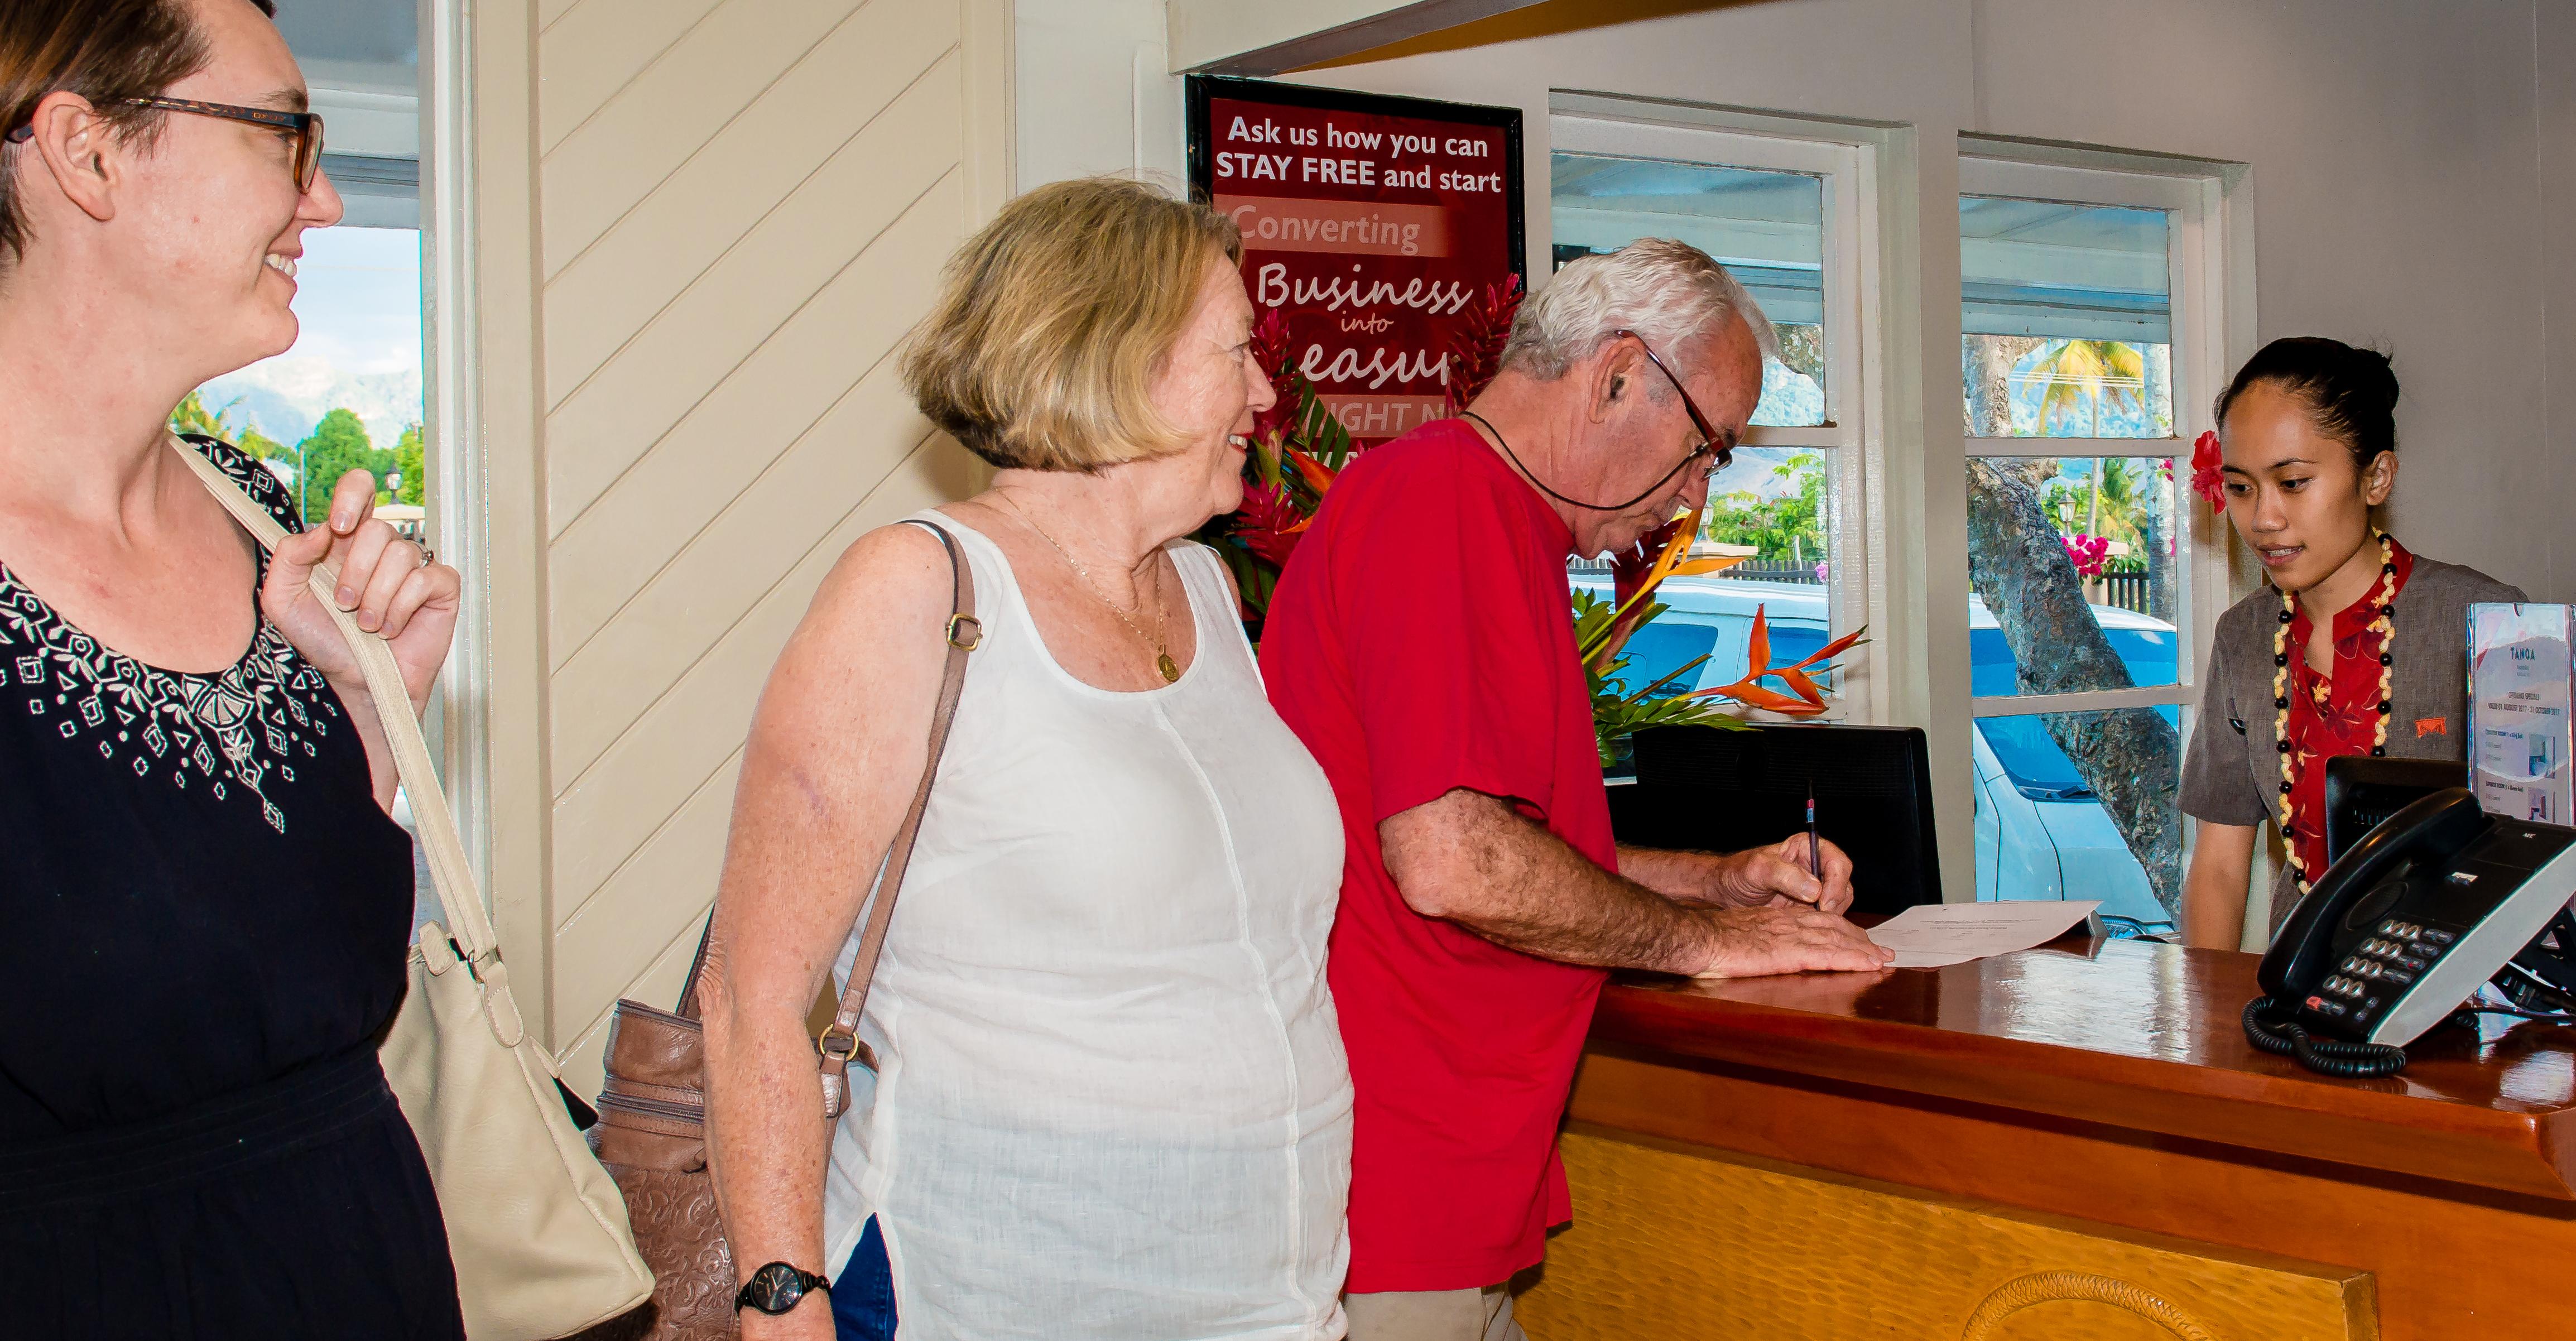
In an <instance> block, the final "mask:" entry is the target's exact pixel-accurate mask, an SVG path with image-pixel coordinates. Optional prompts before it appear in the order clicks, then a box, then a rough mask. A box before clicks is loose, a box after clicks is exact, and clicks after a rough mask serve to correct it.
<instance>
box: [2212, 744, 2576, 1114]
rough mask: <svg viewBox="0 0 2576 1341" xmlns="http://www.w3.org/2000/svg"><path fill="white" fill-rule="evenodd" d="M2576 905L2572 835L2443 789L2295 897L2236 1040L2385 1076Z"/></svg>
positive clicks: (2333, 1067)
mask: <svg viewBox="0 0 2576 1341" xmlns="http://www.w3.org/2000/svg"><path fill="white" fill-rule="evenodd" d="M2571 897H2576V829H2565V828H2559V827H2557V826H2555V825H2548V824H2535V823H2530V822H2526V821H2520V820H2508V819H2499V818H2497V817H2495V816H2492V815H2489V814H2487V813H2486V812H2485V811H2484V810H2481V809H2480V808H2479V806H2478V801H2477V798H2476V796H2474V795H2473V794H2471V793H2470V792H2469V791H2467V790H2466V789H2464V788H2458V787H2451V788H2445V789H2443V790H2441V791H2437V792H2434V793H2432V794H2431V795H2428V796H2425V797H2422V798H2420V799H2418V800H2416V801H2414V802H2413V803H2411V804H2409V805H2408V806H2406V808H2404V809H2402V810H2400V811H2398V812H2397V813H2396V814H2394V815H2391V816H2390V817H2389V818H2388V820H2387V822H2385V823H2383V824H2381V825H2379V826H2378V827H2377V828H2375V829H2372V830H2371V831H2370V833H2369V834H2368V835H2367V836H2365V837H2363V838H2362V839H2361V841H2359V842H2357V843H2355V844H2353V846H2352V848H2351V850H2349V851H2347V852H2345V853H2344V854H2343V856H2342V857H2340V858H2338V859H2337V860H2336V861H2335V863H2334V864H2333V865H2332V866H2330V867H2328V868H2327V869H2326V871H2325V874H2324V875H2322V876H2320V877H2319V878H2318V880H2317V882H2316V884H2315V885H2314V886H2312V887H2311V888H2310V889H2309V890H2308V893H2307V895H2306V897H2304V898H2302V899H2300V900H2299V904H2298V907H2297V908H2296V909H2294V910H2293V911H2292V912H2291V914H2290V917H2289V920H2288V921H2287V922H2285V923H2284V924H2283V925H2282V927H2281V932H2280V935H2279V936H2278V937H2277V938H2275V939H2274V941H2273V943H2272V948H2271V951H2270V952H2269V953H2267V954H2265V955H2264V956H2263V964H2262V967H2261V968H2260V969H2259V970H2258V971H2257V973H2256V978H2257V980H2258V981H2260V982H2261V983H2262V985H2263V991H2264V993H2265V995H2264V996H2262V997H2259V998H2257V999H2256V1000H2254V1001H2253V1002H2252V1003H2250V1004H2249V1005H2247V1007H2246V1009H2245V1032H2246V1036H2247V1037H2248V1038H2249V1039H2250V1040H2251V1041H2252V1042H2253V1043H2254V1044H2255V1045H2256V1046H2257V1047H2260V1048H2263V1049H2264V1050H2266V1051H2269V1052H2277V1053H2282V1054H2285V1055H2291V1056H2296V1057H2297V1058H2298V1059H2299V1060H2300V1061H2301V1062H2304V1063H2306V1064H2307V1065H2309V1066H2310V1067H2312V1068H2314V1069H2316V1070H2320V1071H2324V1072H2326V1073H2328V1074H2331V1075H2353V1076H2364V1075H2388V1074H2392V1073H2394V1072H2395V1071H2397V1070H2398V1069H2399V1068H2401V1067H2403V1066H2404V1065H2405V1064H2406V1054H2405V1052H2404V1050H2403V1049H2404V1045H2405V1044H2407V1043H2411V1042H2413V1041H2414V1040H2415V1039H2417V1038H2419V1037H2421V1036H2422V1035H2423V1034H2424V1033H2425V1031H2427V1030H2429V1029H2431V1028H2432V1027H2433V1026H2434V1025H2436V1024H2439V1023H2441V1022H2442V1021H2443V1020H2445V1019H2447V1018H2449V1017H2450V1016H2451V1014H2452V1013H2453V1012H2454V1011H2456V1010H2458V1009H2459V1007H2460V1005H2461V1003H2462V1002H2464V1001H2466V1000H2467V999H2468V998H2469V997H2470V996H2471V995H2473V994H2474V993H2475V992H2476V991H2477V989H2478V987H2479V985H2480V984H2482V983H2485V982H2486V981H2487V980H2488V979H2489V978H2491V977H2493V976H2495V975H2496V974H2497V973H2498V972H2500V971H2502V970H2504V969H2505V968H2506V966H2507V964H2508V963H2509V962H2510V961H2513V960H2514V959H2515V958H2516V956H2517V955H2520V954H2522V953H2523V952H2524V951H2525V948H2526V947H2528V946H2531V945H2532V943H2533V941H2534V939H2535V938H2537V937H2539V936H2540V935H2541V933H2542V932H2544V931H2546V930H2548V929H2549V928H2550V926H2551V921H2552V919H2553V918H2554V917H2556V916H2558V915H2559V914H2561V913H2563V912H2564V911H2565V910H2566V909H2567V907H2568V902H2569V899H2570V898H2571Z"/></svg>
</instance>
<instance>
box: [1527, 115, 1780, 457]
mask: <svg viewBox="0 0 2576 1341" xmlns="http://www.w3.org/2000/svg"><path fill="white" fill-rule="evenodd" d="M1550 163H1551V168H1552V178H1553V183H1552V188H1551V191H1552V194H1551V201H1550V206H1549V208H1550V210H1551V212H1552V216H1553V218H1554V220H1555V233H1556V238H1555V241H1556V264H1557V265H1558V266H1563V265H1564V264H1565V263H1566V262H1567V261H1570V260H1572V259H1574V258H1575V257H1577V256H1584V255H1589V254H1594V253H1600V252H1611V251H1617V250H1618V249H1619V248H1621V247H1623V246H1625V245H1627V244H1628V243H1630V242H1634V241H1636V240H1637V239H1638V238H1641V237H1668V238H1678V239H1680V240H1681V241H1684V242H1687V243H1690V244H1691V245H1692V246H1695V247H1697V248H1699V249H1700V250H1702V251H1704V252H1707V253H1708V254H1709V255H1710V256H1713V257H1715V258H1717V260H1718V262H1719V263H1720V264H1722V265H1724V266H1725V267H1726V269H1727V272H1728V273H1729V274H1732V275H1734V276H1735V278H1736V279H1737V280H1738V281H1739V282H1741V283H1742V284H1743V285H1744V287H1745V288H1746V290H1747V291H1749V292H1751V293H1752V295H1753V298H1754V301H1755V302H1757V303H1760V304H1761V305H1762V311H1763V314H1764V315H1765V316H1768V317H1770V318H1771V324H1772V326H1773V328H1774V329H1776V330H1777V331H1778V332H1779V334H1780V356H1781V362H1779V363H1766V364H1764V366H1763V369H1762V401H1761V403H1760V404H1759V405H1756V406H1755V407H1754V410H1753V420H1752V422H1754V423H1756V424H1771V425H1781V426H1792V427H1811V426H1814V425H1819V424H1822V423H1824V422H1825V391H1824V388H1825V357H1824V326H1823V322H1824V271H1825V267H1824V258H1825V245H1824V233H1825V230H1824V219H1825V186H1824V180H1823V179H1822V178H1820V177H1814V176H1810V175H1808V174H1805V173H1797V172H1763V171H1756V170H1753V169H1750V168H1725V167H1714V166H1710V165H1707V164H1701V163H1675V162H1668V161H1665V160H1661V159H1647V158H1613V157H1608V156H1604V155H1599V154H1556V155H1553V156H1552V157H1551V159H1550Z"/></svg>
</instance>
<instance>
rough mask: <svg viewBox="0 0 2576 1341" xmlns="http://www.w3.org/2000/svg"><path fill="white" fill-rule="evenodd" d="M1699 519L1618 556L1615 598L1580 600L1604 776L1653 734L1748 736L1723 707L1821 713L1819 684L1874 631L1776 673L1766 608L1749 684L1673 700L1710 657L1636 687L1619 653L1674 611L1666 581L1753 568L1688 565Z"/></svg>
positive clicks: (1579, 629)
mask: <svg viewBox="0 0 2576 1341" xmlns="http://www.w3.org/2000/svg"><path fill="white" fill-rule="evenodd" d="M1699 519H1700V514H1699V510H1698V509H1696V508H1694V509H1692V510H1691V511H1690V512H1689V513H1687V514H1685V515H1683V516H1681V517H1678V518H1676V519H1674V520H1672V521H1669V522H1666V523H1665V524H1664V525H1663V526H1662V527H1660V528H1658V529H1657V530H1655V531H1653V532H1651V533H1649V534H1648V535H1647V536H1646V537H1645V538H1644V539H1642V540H1640V541H1638V542H1637V544H1636V545H1635V546H1634V547H1632V548H1631V549H1629V550H1628V551H1626V552H1625V553H1622V554H1619V555H1618V556H1616V557H1614V558H1613V559H1612V560H1611V565H1610V578H1611V599H1610V600H1607V601H1605V600H1602V599H1601V598H1600V597H1598V596H1595V595H1593V594H1592V593H1590V592H1588V591H1580V590H1578V591H1576V592H1575V593H1574V646H1575V651H1576V652H1577V653H1578V654H1579V655H1580V656H1581V657H1582V658H1583V673H1584V676H1585V678H1587V679H1588V680H1589V681H1590V682H1591V691H1592V737H1593V743H1594V745H1595V746H1596V747H1597V748H1598V749H1599V750H1600V752H1601V764H1602V767H1604V768H1607V767H1609V766H1610V765H1612V764H1615V763H1617V762H1618V760H1619V753H1620V745H1621V743H1622V742H1624V741H1626V740H1627V739H1628V737H1630V736H1632V735H1635V734H1636V733H1637V732H1639V731H1643V730H1645V729H1646V728H1647V727H1650V726H1708V727H1716V728H1718V729H1720V730H1725V731H1738V730H1743V729H1744V728H1745V723H1744V721H1743V719H1742V718H1740V717H1738V716H1737V715H1736V714H1734V713H1731V712H1728V711H1727V710H1726V709H1725V708H1724V707H1722V706H1721V704H1722V703H1724V702H1725V701H1728V700H1732V701H1734V702H1737V703H1741V704H1743V705H1744V706H1746V707H1748V708H1760V709H1762V710H1764V711H1766V712H1776V713H1779V714H1781V715H1782V716H1785V717H1813V716H1815V715H1817V714H1819V713H1822V712H1823V711H1824V710H1825V695H1824V690H1823V688H1822V687H1821V686H1819V685H1818V684H1817V683H1816V681H1817V680H1818V679H1819V678H1820V677H1823V676H1825V675H1829V674H1831V673H1832V672H1833V670H1834V665H1833V659H1834V658H1835V657H1837V656H1840V655H1842V654H1843V653H1844V652H1847V651H1849V650H1851V649H1852V648H1853V647H1855V646H1857V645H1859V643H1860V642H1861V635H1862V634H1864V633H1867V632H1868V630H1867V629H1865V628H1864V629H1854V630H1853V631H1851V632H1850V633H1846V634H1844V635H1843V636H1842V637H1839V638H1836V639H1834V640H1833V641H1832V642H1829V643H1827V644H1825V645H1824V646H1822V647H1820V648H1817V649H1816V650H1815V651H1814V652H1812V653H1810V654H1808V655H1807V656H1806V657H1805V658H1803V659H1801V660H1799V661H1796V662H1793V663H1791V664H1789V665H1786V666H1774V665H1772V664H1771V626H1770V621H1769V620H1768V618H1767V617H1766V616H1765V613H1764V612H1765V610H1766V608H1767V607H1764V606H1759V605H1757V606H1755V607H1753V629H1752V633H1751V635H1750V636H1749V637H1748V638H1747V639H1746V642H1745V673H1744V677H1743V678H1742V679H1739V680H1736V681H1735V682H1734V683H1732V684H1723V685H1713V686H1710V687H1709V688H1706V689H1694V690H1690V691H1687V692H1684V693H1673V692H1671V686H1672V685H1674V684H1676V683H1683V684H1686V683H1688V682H1689V676H1690V674H1691V673H1692V672H1693V671H1696V670H1698V669H1699V668H1700V666H1701V665H1702V664H1703V663H1705V662H1706V661H1707V660H1708V657H1707V656H1706V655H1705V654H1702V655H1700V656H1696V657H1693V658H1691V659H1690V660H1689V661H1686V662H1684V663H1682V664H1681V665H1679V666H1676V667H1674V668H1673V669H1672V670H1669V671H1667V672H1665V673H1664V674H1663V675H1661V676H1659V677H1657V678H1656V679H1654V680H1651V681H1648V682H1647V683H1645V684H1643V685H1640V686H1637V687H1636V688H1633V689H1632V688H1630V687H1629V685H1628V681H1627V678H1626V677H1625V676H1623V675H1622V674H1621V672H1622V671H1625V670H1626V669H1627V668H1628V659H1627V658H1626V657H1624V656H1622V655H1620V653H1621V652H1622V651H1623V650H1624V649H1625V648H1626V647H1627V645H1628V639H1629V638H1630V637H1631V636H1633V635H1634V634H1635V633H1636V631H1637V630H1638V629H1640V628H1643V627H1645V626H1646V625H1647V624H1649V623H1652V622H1653V621H1654V619H1655V618H1656V616H1658V615H1661V614H1663V613H1664V611H1665V610H1667V609H1669V608H1671V607H1669V606H1666V605H1665V604H1664V603H1663V602H1661V601H1658V600H1656V599H1655V589H1656V588H1658V587H1660V586H1662V585H1663V582H1664V579H1665V578H1668V577H1689V576H1694V575H1697V574H1702V573H1715V572H1723V571H1724V570H1726V569H1728V568H1732V567H1734V566H1735V565H1736V564H1739V563H1742V562H1744V560H1743V559H1741V558H1736V557H1717V558H1703V559H1693V558H1691V557H1689V555H1690V543H1691V538H1692V537H1693V536H1695V535H1697V534H1699ZM1764 680H1778V681H1779V682H1780V684H1781V685H1782V686H1783V688H1785V689H1786V690H1787V691H1788V692H1786V693H1783V692H1781V691H1780V690H1776V689H1770V688H1766V687H1764V686H1763V684H1762V683H1761V682H1762V681H1764Z"/></svg>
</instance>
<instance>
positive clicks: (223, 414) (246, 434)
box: [170, 391, 286, 461]
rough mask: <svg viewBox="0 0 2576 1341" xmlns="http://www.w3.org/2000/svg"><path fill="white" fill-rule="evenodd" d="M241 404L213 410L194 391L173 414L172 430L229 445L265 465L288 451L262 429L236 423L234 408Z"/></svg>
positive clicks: (237, 402)
mask: <svg viewBox="0 0 2576 1341" xmlns="http://www.w3.org/2000/svg"><path fill="white" fill-rule="evenodd" d="M240 403H241V402H239V401H234V402H233V404H232V405H226V406H225V407H223V408H222V409H220V410H209V409H207V408H206V402H205V398H204V397H202V396H200V395H199V394H198V393H196V392H194V391H191V392H189V393H188V394H187V397H186V398H185V399H183V400H181V401H180V402H179V407H178V408H177V409H174V410H172V411H171V412H170V427H171V429H172V430H173V431H175V432H180V433H199V434H203V435H205V436H206V437H209V438H216V439H220V440H221V441H224V442H229V443H231V444H232V445H234V446H235V447H239V448H241V449H242V450H243V451H245V452H248V453H250V454H251V455H252V456H253V457H256V458H258V459H260V460H262V461H265V460H267V459H268V458H270V457H272V456H275V455H277V454H278V453H280V452H283V451H285V450H286V447H285V445H284V444H282V443H279V442H278V441H277V440H275V439H273V438H270V437H268V436H266V435H265V434H262V433H261V432H260V431H259V430H258V429H255V428H252V427H251V426H250V425H248V424H236V423H234V422H233V418H232V414H233V405H238V404H240Z"/></svg>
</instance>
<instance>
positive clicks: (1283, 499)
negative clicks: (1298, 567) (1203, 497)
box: [1234, 483, 1313, 568]
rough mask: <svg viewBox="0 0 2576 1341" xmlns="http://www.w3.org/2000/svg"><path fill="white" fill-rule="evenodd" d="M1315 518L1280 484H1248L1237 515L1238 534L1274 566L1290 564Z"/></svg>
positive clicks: (1235, 516) (1235, 520) (1252, 549)
mask: <svg viewBox="0 0 2576 1341" xmlns="http://www.w3.org/2000/svg"><path fill="white" fill-rule="evenodd" d="M1311 521H1313V518H1311V517H1306V516H1303V515H1301V514H1299V512H1298V511H1297V507H1296V504H1294V503H1293V502H1291V501H1289V498H1288V491H1287V490H1286V489H1283V488H1281V487H1280V486H1278V485H1276V484H1259V483H1255V484H1247V485H1245V486H1244V489H1243V506H1242V508H1241V509H1240V510H1238V511H1237V512H1236V513H1235V514H1234V533H1235V535H1236V536H1237V537H1238V538H1240V539H1241V540H1242V541H1243V547H1244V548H1245V549H1248V550H1251V551H1252V552H1253V553H1254V554H1256V555H1259V556H1260V557H1261V560H1262V561H1263V562H1264V563H1267V564H1269V565H1270V566H1272V567H1274V568H1285V567H1287V566H1288V556H1289V555H1290V554H1291V553H1293V552H1295V550H1296V548H1297V540H1298V538H1299V537H1300V536H1302V535H1303V534H1304V533H1305V530H1306V527H1307V525H1308V523H1310V522H1311Z"/></svg>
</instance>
